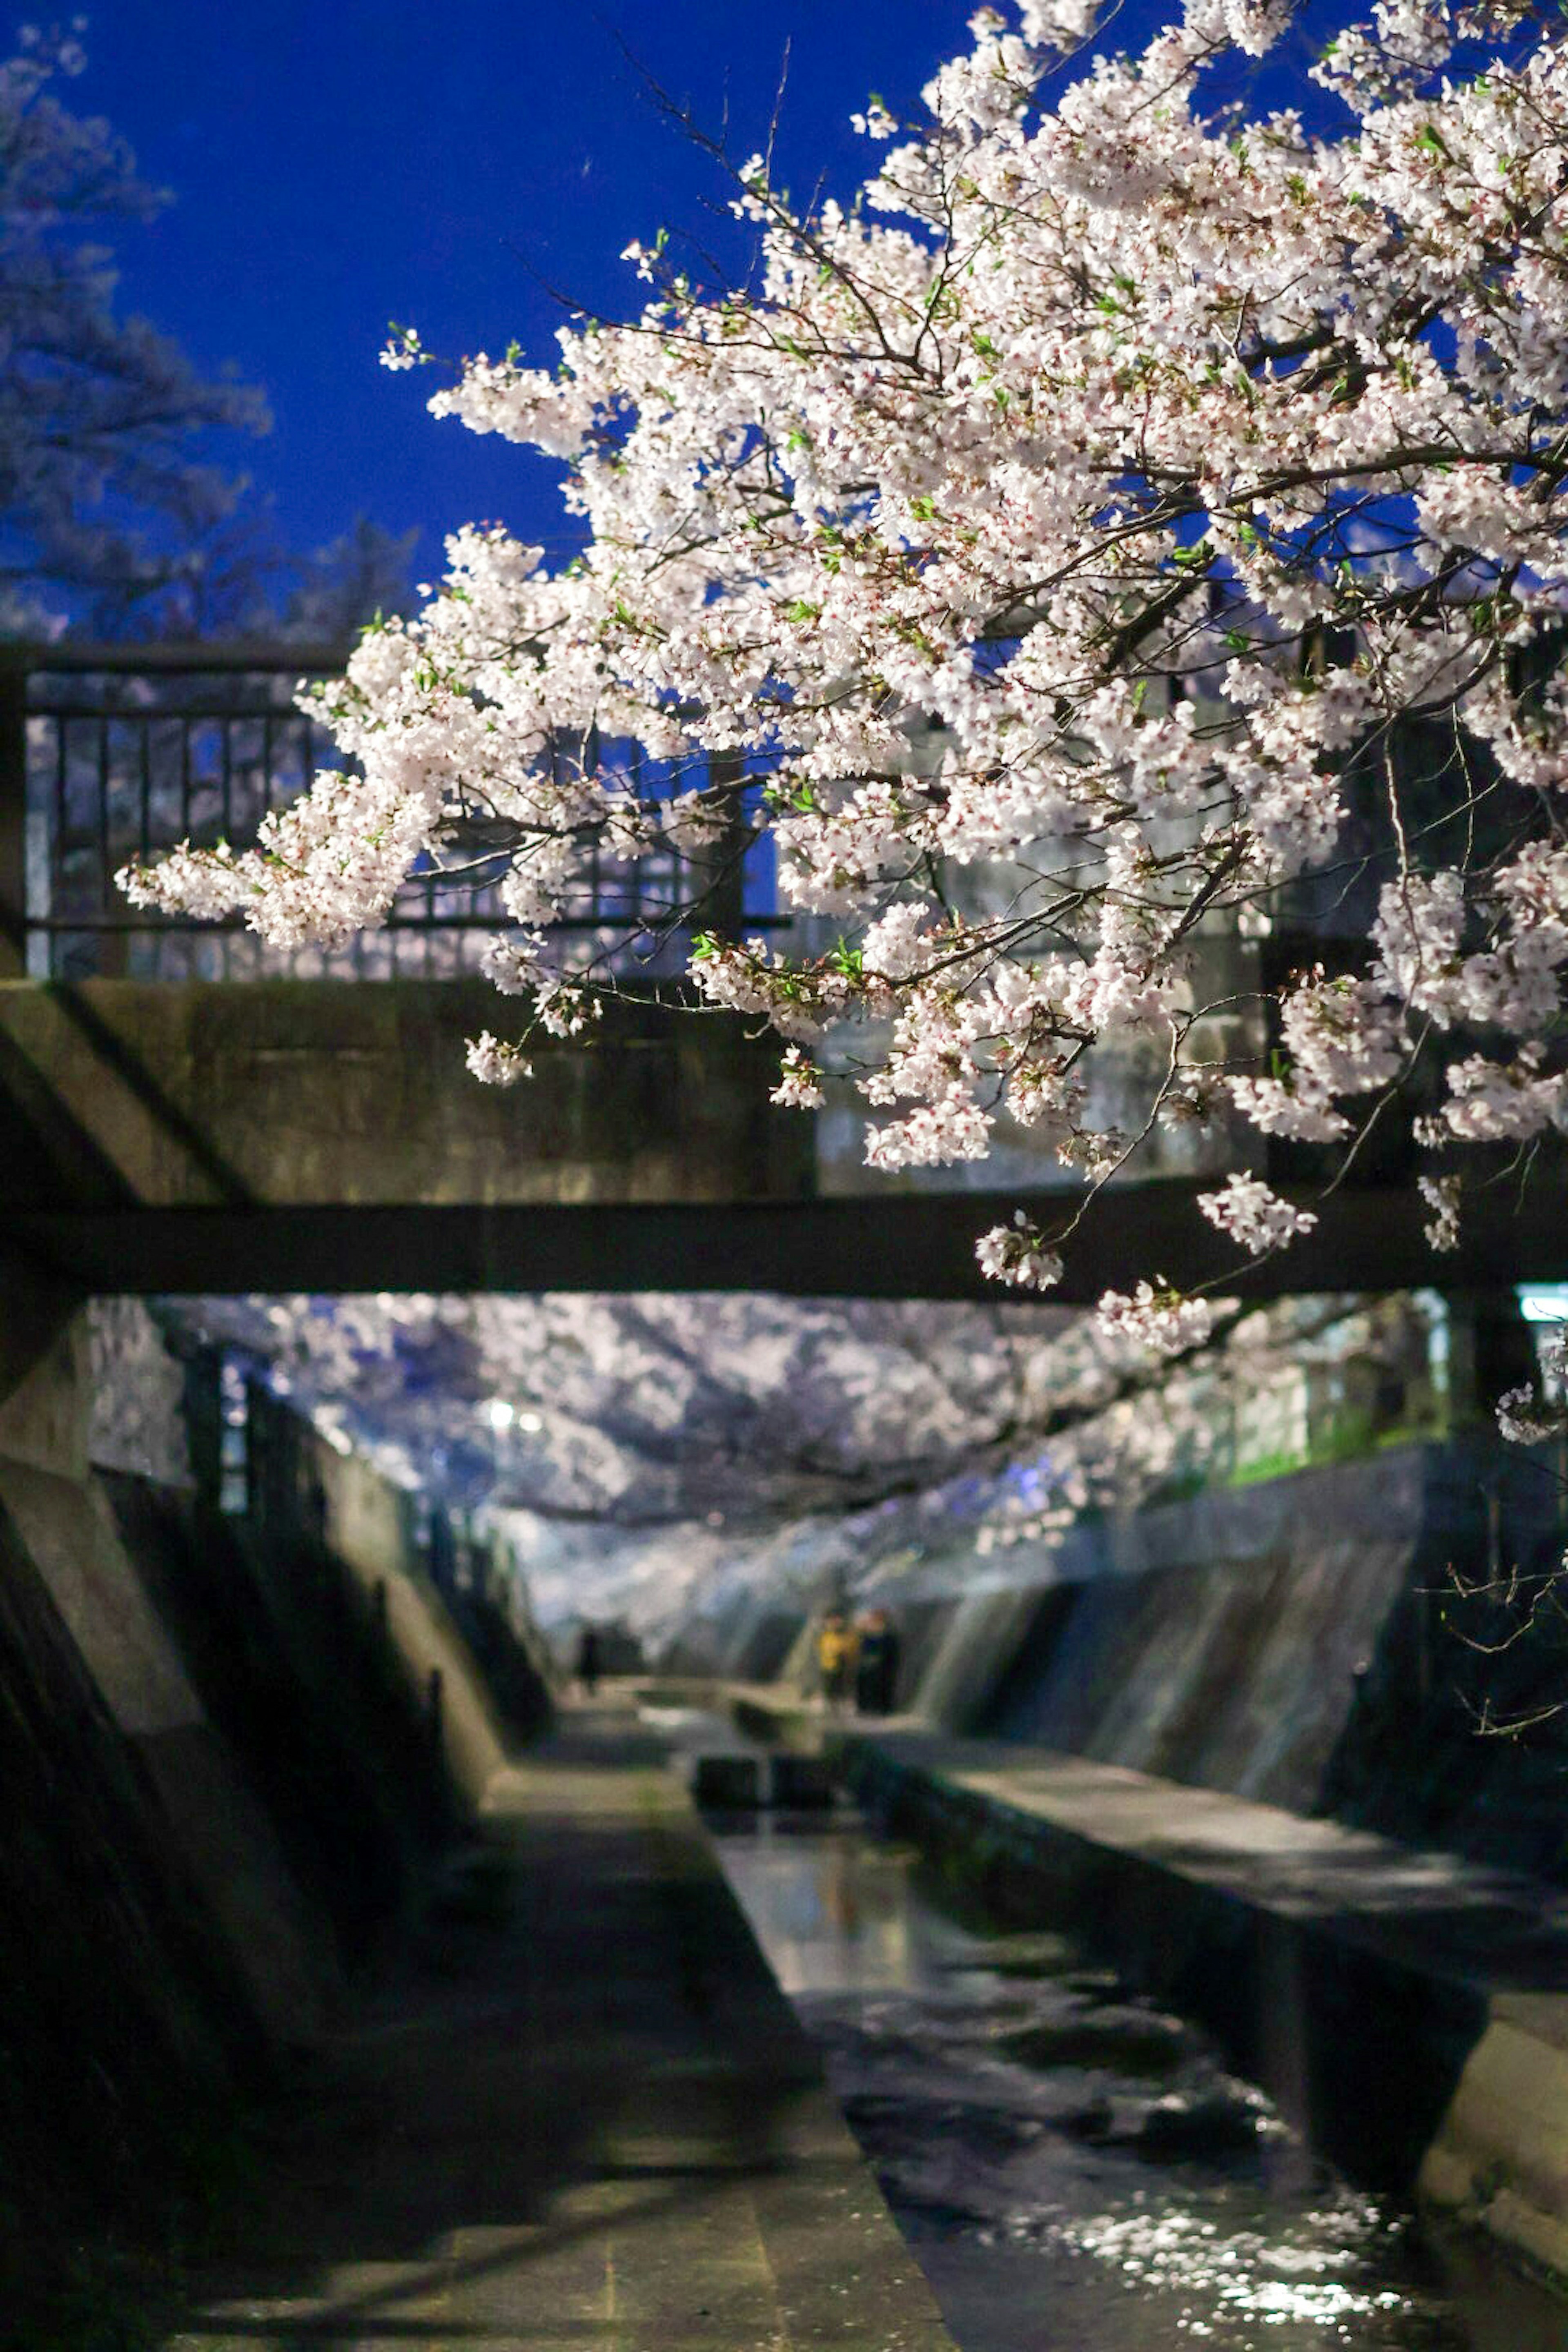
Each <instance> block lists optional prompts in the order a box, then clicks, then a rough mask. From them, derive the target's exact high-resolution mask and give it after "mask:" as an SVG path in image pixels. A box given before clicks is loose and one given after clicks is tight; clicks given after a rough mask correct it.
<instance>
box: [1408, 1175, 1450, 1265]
mask: <svg viewBox="0 0 1568 2352" xmlns="http://www.w3.org/2000/svg"><path fill="white" fill-rule="evenodd" d="M1415 1182H1416V1189H1417V1190H1418V1191H1419V1192H1420V1194H1421V1198H1422V1199H1423V1200H1424V1201H1425V1202H1426V1206H1427V1209H1428V1210H1429V1212H1430V1214H1429V1215H1428V1217H1427V1220H1426V1224H1425V1225H1424V1226H1423V1228H1422V1231H1423V1232H1424V1233H1425V1234H1426V1244H1427V1247H1428V1248H1429V1249H1435V1250H1438V1251H1441V1252H1445V1253H1446V1252H1447V1251H1448V1250H1456V1249H1458V1246H1459V1179H1458V1177H1457V1176H1418V1177H1417V1178H1416V1180H1415Z"/></svg>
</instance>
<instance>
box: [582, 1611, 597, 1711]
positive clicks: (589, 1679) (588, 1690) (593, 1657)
mask: <svg viewBox="0 0 1568 2352" xmlns="http://www.w3.org/2000/svg"><path fill="white" fill-rule="evenodd" d="M577 1680H578V1682H579V1684H580V1685H582V1691H583V1696H584V1698H592V1697H593V1696H594V1693H595V1691H596V1690H597V1689H598V1687H599V1632H598V1628H597V1626H595V1625H584V1628H583V1631H582V1632H581V1633H579V1634H578V1636H577Z"/></svg>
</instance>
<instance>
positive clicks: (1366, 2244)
mask: <svg viewBox="0 0 1568 2352" xmlns="http://www.w3.org/2000/svg"><path fill="white" fill-rule="evenodd" d="M719 1845H720V1851H721V1854H722V1857H723V1861H724V1865H725V1868H726V1871H727V1872H728V1874H729V1876H730V1879H731V1884H732V1885H733V1886H734V1888H735V1891H736V1893H737V1895H739V1897H740V1900H741V1902H742V1905H743V1906H744V1908H745V1910H746V1913H747V1915H748V1916H749V1918H750V1919H751V1922H752V1927H753V1928H754V1930H755V1932H756V1934H757V1936H758V1938H759V1940H760V1941H761V1943H762V1944H763V1948H764V1949H765V1951H766V1952H767V1955H768V1958H769V1960H770V1961H771V1963H772V1965H773V1969H774V1970H775V1972H776V1973H777V1975H778V1977H779V1979H780V1981H781V1983H782V1984H783V1985H784V1990H786V1991H787V1992H788V1993H789V1994H790V1995H791V1997H792V1999H793V2000H795V2005H796V2007H797V2009H798V2010H799V2011H800V2013H801V2015H802V2016H803V2018H804V2019H805V2022H806V2023H807V2025H808V2026H809V2028H810V2030H811V2032H812V2033H813V2034H814V2036H815V2037H816V2040H817V2042H819V2044H820V2046H821V2047H822V2049H823V2051H824V2053H825V2056H826V2063H827V2066H828V2071H829V2075H830V2079H831V2081H832V2083H833V2086H834V2089H835V2091H836V2093H837V2096H838V2098H839V2100H840V2101H841V2103H842V2104H843V2105H844V2108H845V2111H846V2113H847V2115H848V2116H849V2119H850V2121H851V2123H852V2125H853V2126H854V2128H855V2130H856V2132H857V2134H858V2137H859V2138H860V2140H861V2143H862V2145H863V2146H864V2147H866V2149H867V2151H868V2154H869V2156H870V2157H871V2158H872V2160H873V2161H874V2162H875V2164H876V2166H877V2168H878V2172H879V2177H880V2179H881V2181H882V2185H883V2188H884V2189H885V2191H886V2193H887V2195H888V2198H889V2202H890V2204H891V2205H892V2207H893V2209H894V2211H895V2212H896V2213H897V2215H898V2217H899V2220H900V2225H901V2226H902V2228H903V2230H904V2231H905V2234H906V2235H907V2236H908V2237H909V2238H910V2242H911V2243H912V2244H913V2246H914V2248H915V2251H916V2252H917V2253H918V2255H919V2258H920V2261H921V2266H922V2268H924V2269H925V2271H926V2273H927V2274H928V2276H929V2277H930V2279H931V2284H932V2285H933V2287H934V2289H935V2291H936V2293H937V2294H938V2296H939V2298H940V2300H941V2302H942V2307H943V2311H944V2313H945V2315H946V2318H947V2321H948V2325H949V2326H950V2327H951V2329H952V2333H953V2335H954V2336H955V2337H956V2338H957V2341H958V2343H959V2345H960V2346H961V2347H963V2352H1024V2348H1025V2347H1026V2352H1068V2347H1071V2352H1156V2348H1157V2347H1161V2346H1164V2345H1167V2344H1169V2345H1180V2344H1182V2343H1187V2342H1190V2343H1193V2344H1194V2345H1204V2346H1205V2347H1206V2346H1212V2347H1215V2352H1326V2347H1342V2346H1345V2345H1354V2346H1357V2347H1367V2352H1568V2311H1565V2309H1564V2306H1563V2304H1562V2303H1560V2302H1558V2301H1557V2300H1556V2299H1555V2298H1553V2297H1551V2296H1548V2295H1547V2294H1545V2292H1544V2291H1543V2290H1542V2289H1540V2288H1537V2287H1536V2286H1534V2285H1533V2284H1530V2283H1528V2282H1524V2281H1521V2280H1519V2279H1517V2278H1515V2277H1514V2276H1513V2275H1512V2273H1508V2272H1505V2271H1503V2270H1501V2269H1500V2266H1499V2265H1497V2264H1496V2263H1495V2262H1493V2261H1492V2260H1491V2259H1490V2258H1489V2255H1488V2254H1487V2253H1486V2252H1483V2251H1482V2250H1480V2249H1479V2248H1477V2247H1474V2246H1468V2247H1467V2246H1464V2245H1457V2246H1448V2245H1447V2244H1445V2243H1444V2242H1440V2241H1435V2240H1433V2239H1432V2238H1431V2237H1430V2236H1429V2235H1428V2234H1427V2233H1426V2231H1424V2230H1423V2229H1421V2228H1420V2227H1419V2226H1418V2225H1417V2224H1416V2222H1415V2220H1414V2218H1413V2217H1412V2216H1411V2215H1409V2214H1407V2213H1405V2212H1402V2211H1398V2210H1390V2209H1389V2208H1387V2207H1386V2206H1384V2204H1382V2203H1380V2202H1379V2201H1378V2200H1375V2199H1373V2198H1370V2197H1368V2196H1365V2195H1363V2193H1361V2192H1360V2191H1358V2190H1356V2189H1352V2188H1351V2187H1350V2186H1349V2185H1348V2184H1347V2183H1346V2182H1344V2181H1343V2180H1342V2179H1340V2178H1339V2177H1338V2176H1337V2175H1336V2174H1334V2173H1333V2172H1332V2171H1331V2169H1330V2168H1327V2167H1326V2166H1324V2165H1322V2164H1321V2163H1320V2162H1319V2161H1317V2160H1316V2159H1315V2158H1313V2157H1312V2155H1311V2154H1310V2151H1309V2150H1308V2149H1307V2148H1306V2147H1304V2146H1303V2145H1302V2143H1301V2141H1300V2138H1299V2137H1297V2136H1296V2135H1295V2134H1294V2133H1293V2132H1292V2131H1290V2130H1289V2128H1288V2126H1286V2125H1285V2124H1284V2123H1283V2122H1282V2121H1281V2119H1280V2117H1279V2116H1278V2115H1277V2114H1276V2113H1275V2111H1274V2110H1273V2108H1272V2107H1271V2106H1270V2105H1269V2104H1268V2101H1267V2100H1266V2099H1265V2098H1264V2097H1263V2095H1261V2093H1259V2092H1258V2091H1257V2090H1256V2089H1255V2088H1254V2087H1252V2086H1251V2085H1249V2084H1245V2083H1240V2082H1237V2080H1236V2079H1235V2078H1234V2077H1232V2076H1230V2075H1228V2074H1226V2072H1225V2070H1224V2068H1223V2066H1222V2065H1221V2063H1220V2062H1219V2060H1218V2058H1217V2057H1216V2055H1215V2053H1214V2052H1213V2051H1212V2049H1211V2048H1210V2047H1209V2046H1208V2045H1207V2044H1206V2043H1205V2041H1204V2039H1203V2037H1202V2036H1201V2035H1200V2034H1198V2033H1197V2032H1195V2031H1194V2029H1193V2028H1191V2027H1190V2026H1188V2025H1186V2024H1185V2023H1184V2021H1182V2020H1180V2019H1177V2018H1173V2017H1169V2016H1166V2015H1164V2014H1163V2012H1161V2011H1158V2010H1157V2009H1155V2008H1154V2007H1153V2006H1152V2005H1151V2004H1150V2003H1148V2002H1146V2001H1143V2000H1140V1999H1139V1997H1138V1996H1137V1994H1136V1993H1135V1992H1134V1991H1132V1990H1131V1989H1129V1988H1128V1987H1126V1986H1125V1985H1122V1984H1121V1983H1120V1982H1118V1980H1117V1979H1116V1978H1115V1976H1114V1975H1113V1974H1111V1973H1110V1972H1108V1971H1106V1970H1104V1969H1096V1968H1093V1967H1091V1966H1089V1964H1088V1962H1087V1960H1086V1958H1085V1957H1084V1955H1083V1953H1082V1951H1081V1949H1079V1948H1076V1947H1075V1946H1074V1944H1073V1943H1072V1941H1071V1939H1070V1937H1067V1936H1064V1935H1062V1934H1059V1933H1056V1932H1042V1933H1038V1934H1033V1935H1029V1936H1016V1935H1009V1936H998V1935H995V1934H992V1933H988V1932H987V1930H986V1927H985V1923H984V1921H977V1920H975V1919H973V1918H968V1917H964V1918H961V1917H959V1916H955V1915H954V1913H953V1911H952V1906H951V1904H950V1902H949V1900H948V1898H947V1896H946V1895H945V1893H944V1890H943V1889H942V1886H941V1885H940V1884H939V1883H938V1882H936V1881H935V1880H934V1879H933V1878H932V1877H931V1875H930V1874H929V1873H928V1872H927V1870H926V1869H925V1867H924V1866H923V1865H922V1864H921V1862H920V1861H919V1858H918V1857H917V1856H916V1855H914V1854H913V1853H910V1852H909V1851H906V1850H903V1849H900V1848H898V1847H893V1846H889V1845H886V1844H880V1843H877V1842H875V1841H874V1840H872V1839H870V1838H868V1836H866V1835H865V1833H864V1832H862V1831H861V1830H860V1829H859V1828H858V1825H856V1824H855V1823H854V1822H853V1821H852V1820H850V1819H846V1820H844V1821H843V1822H840V1824H839V1825H837V1826H835V1827H832V1828H829V1829H826V1830H824V1829H823V1828H822V1827H821V1825H820V1821H819V1820H818V1821H816V1822H812V1823H811V1824H809V1825H807V1824H806V1823H805V1822H798V1823H791V1822H787V1821H782V1820H767V1819H762V1820H758V1821H756V1822H748V1823H747V1824H746V1825H745V1826H744V1827H742V1826H740V1825H739V1824H736V1825H731V1826H728V1827H724V1828H722V1829H721V1833H720V1836H719Z"/></svg>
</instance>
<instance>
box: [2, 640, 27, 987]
mask: <svg viewBox="0 0 1568 2352" xmlns="http://www.w3.org/2000/svg"><path fill="white" fill-rule="evenodd" d="M26 976H27V671H26V665H25V662H24V661H23V660H22V659H19V658H18V657H16V656H15V655H13V656H10V657H8V658H7V657H4V656H0V980H26Z"/></svg>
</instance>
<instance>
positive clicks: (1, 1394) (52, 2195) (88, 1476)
mask: <svg viewBox="0 0 1568 2352" xmlns="http://www.w3.org/2000/svg"><path fill="white" fill-rule="evenodd" d="M89 1406H90V1381H89V1333H88V1328H87V1318H86V1315H85V1312H84V1310H83V1309H82V1307H81V1306H80V1304H79V1302H78V1301H75V1300H73V1299H71V1298H70V1297H67V1296H64V1295H62V1294H58V1293H54V1292H51V1291H50V1289H49V1288H48V1287H47V1286H45V1285H43V1284H41V1283H39V1282H37V1281H34V1280H31V1279H29V1278H27V1277H25V1276H22V1275H21V1274H18V1273H16V1272H15V1271H14V1270H12V1269H7V1270H6V1271H5V1278H4V1282H3V1284H0V1790H4V1797H5V1803H4V1811H5V1835H4V1837H3V1838H0V1990H3V1992H4V2000H3V2001H0V2308H3V2309H4V2310H5V2313H6V2318H7V2323H8V2324H12V2323H15V2324H16V2325H20V2322H19V2320H18V2319H17V2315H18V2314H19V2313H21V2312H22V2311H23V2310H24V2309H25V2307H26V2300H27V2298H29V2297H32V2296H36V2295H41V2294H49V2293H54V2292H57V2291H58V2288H59V2287H60V2285H61V2284H62V2272H63V2270H64V2269H65V2268H66V2267H67V2266H68V2264H69V2263H72V2262H75V2261H77V2260H79V2259H80V2256H79V2253H78V2251H77V2250H78V2249H79V2248H81V2247H83V2246H87V2247H89V2248H92V2249H98V2248H101V2247H102V2246H103V2245H105V2244H107V2243H110V2242H112V2240H113V2238H114V2235H115V2233H116V2231H124V2232H125V2233H126V2234H127V2235H128V2237H129V2238H130V2239H131V2240H132V2242H157V2241H158V2240H159V2238H160V2236H161V2234H162V2233H164V2232H166V2231H168V2230H169V2229H170V2228H171V2226H173V2227H175V2228H183V2227H184V2222H183V2221H180V2220H179V2219H178V2218H177V2217H178V2216H179V2215H181V2214H182V2213H184V2214H185V2215H186V2216H187V2219H188V2213H189V2210H190V2204H191V2200H193V2199H195V2200H197V2201H198V2202H199V2200H201V2199H202V2198H203V2197H204V2196H205V2195H206V2193H207V2189H208V2186H209V2185H210V2182H211V2180H212V2179H213V2177H214V2175H215V2174H221V2173H223V2172H224V2171H225V2169H226V2167H227V2166H228V2164H229V2160H230V2156H231V2155H232V2156H234V2157H235V2159H236V2160H237V2148H238V2142H237V2129H238V2126H237V2118H238V2116H240V2114H241V2112H242V2109H243V2105H244V2101H245V2097H246V2095H247V2092H248V2091H250V2090H251V2089H252V2088H254V2087H255V2086H257V2085H258V2084H260V2083H262V2082H263V2081H265V2080H266V2079H267V2078H268V2076H269V2075H270V2074H272V2073H273V2071H274V2070H275V2068H276V2066H277V2064H278V2063H279V2060H280V2059H281V2058H282V2057H283V2056H284V2054H285V2053H287V2052H289V2050H291V2049H293V2048H296V2047H297V2046H299V2045H300V2044H308V2043H309V2042H311V2041H312V2040H313V2039H315V2038H316V2037H317V2036H318V2035H319V2034H320V2032H321V2031H322V2029H323V2027H324V2026H325V2025H326V2024H327V2023H328V2022H329V2021H330V2020H331V2015H332V2014H333V2011H334V2009H335V2007H336V2005H337V2002H338V2000H339V1999H340V1997H341V1992H342V1969H343V1968H344V1966H345V1965H348V1964H352V1963H353V1960H354V1959H355V1958H357V1957H358V1956H359V1955H360V1954H361V1953H362V1952H363V1950H364V1948H366V1945H367V1943H368V1942H369V1940H370V1938H371V1937H372V1936H373V1935H374V1932H375V1929H376V1926H377V1923H378V1922H379V1921H381V1920H384V1918H385V1917H386V1916H388V1915H389V1913H390V1912H392V1911H393V1910H394V1909H395V1907H396V1906H397V1904H398V1902H399V1900H400V1898H401V1897H402V1895H403V1894H404V1892H405V1889H406V1888H407V1887H408V1886H409V1885H410V1884H411V1881H412V1874H413V1870H414V1867H415V1865H416V1863H417V1860H418V1856H419V1853H420V1851H421V1849H422V1848H428V1847H430V1846H431V1845H432V1844H433V1843H435V1842H436V1841H437V1840H438V1839H439V1838H440V1837H442V1836H443V1835H445V1834H446V1833H447V1830H448V1829H449V1827H450V1825H451V1823H452V1822H453V1820H454V1819H455V1818H456V1817H457V1815H458V1813H459V1812H460V1811H461V1810H462V1807H463V1803H464V1800H465V1799H466V1798H469V1797H476V1796H477V1794H478V1793H479V1787H480V1784H481V1782H482V1780H483V1778H484V1777H485V1776H486V1775H487V1774H488V1772H489V1770H491V1769H494V1766H495V1764H497V1763H498V1762H499V1761H500V1759H501V1757H502V1755H503V1754H504V1748H505V1742H504V1739H503V1738H502V1736H501V1734H500V1731H499V1729H498V1727H497V1724H496V1721H495V1717H494V1714H493V1710H491V1709H490V1707H489V1703H488V1701H487V1699H486V1697H485V1696H484V1694H483V1691H482V1688H481V1685H480V1678H479V1673H478V1670H477V1669H476V1667H475V1665H474V1664H473V1661H472V1659H471V1657H470V1656H469V1654H468V1651H467V1650H466V1648H465V1646H464V1644H463V1643H462V1640H461V1637H460V1635H459V1634H458V1632H457V1630H456V1629H455V1627H454V1626H453V1624H452V1623H451V1622H450V1620H449V1618H448V1617H447V1614H446V1612H444V1611H443V1609H442V1607H441V1604H440V1602H439V1600H438V1599H437V1596H436V1595H435V1594H434V1593H433V1592H431V1591H428V1589H426V1586H425V1584H424V1581H423V1578H422V1572H421V1568H420V1564H419V1561H418V1559H417V1558H416V1554H415V1549H414V1547H413V1545H412V1542H411V1540H410V1529H409V1527H408V1524H407V1518H406V1514H400V1513H399V1510H398V1508H397V1498H396V1497H395V1496H393V1495H392V1494H391V1491H390V1490H389V1489H387V1488H386V1487H385V1486H384V1482H382V1481H380V1480H378V1479H377V1478H376V1476H375V1475H374V1473H373V1472H371V1471H370V1469H369V1467H368V1465H363V1464H361V1463H358V1462H355V1461H353V1460H349V1461H340V1459H339V1457H337V1456H336V1455H335V1454H331V1452H330V1450H328V1449H322V1459H321V1463H320V1465H319V1488H320V1493H321V1496H322V1498H323V1506H322V1514H321V1517H322V1521H323V1523H322V1524H321V1525H320V1526H319V1527H318V1528H316V1529H315V1530H314V1532H313V1534H312V1533H310V1531H307V1530H305V1529H303V1528H295V1529H293V1530H292V1531H290V1530H289V1529H288V1528H285V1527H282V1526H278V1525H269V1524H265V1523H263V1521H262V1520H261V1519H260V1518H258V1517H255V1516H252V1517H249V1518H245V1517H241V1518H228V1517H222V1516H220V1515H219V1514H218V1513H217V1511H216V1496H215V1495H213V1494H212V1493H211V1492H207V1493H203V1492H202V1491H200V1490H199V1487H185V1488H184V1489H179V1488H174V1487H171V1486H166V1485H157V1484H154V1483H153V1482H151V1481H149V1480H148V1479H146V1478H144V1477H140V1476H136V1475H130V1474H127V1473H125V1472H123V1471H115V1472H110V1473H104V1472H101V1471H100V1470H99V1469H98V1468H97V1467H96V1466H95V1464H94V1462H93V1460H92V1459H91V1457H90V1454H89V1419H90V1414H89ZM302 1441H303V1433H302ZM308 1443H309V1445H314V1444H315V1443H316V1441H314V1440H313V1439H310V1440H309V1442H308ZM339 1546H341V1548H342V1549H341V1550H340V1549H337V1547H339ZM378 1595H379V1598H378ZM432 1669H435V1670H437V1671H438V1672H439V1675H440V1678H441V1679H440V1692H439V1709H438V1720H437V1710H436V1709H435V1708H433V1706H432V1696H433V1694H432V1689H431V1684H430V1675H431V1672H432ZM226 2150H227V2151H228V2153H227V2154H226ZM0 2332H3V2331H0ZM19 2340H23V2341H25V2340H26V2335H25V2334H24V2335H23V2336H21V2337H20V2339H19Z"/></svg>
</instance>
